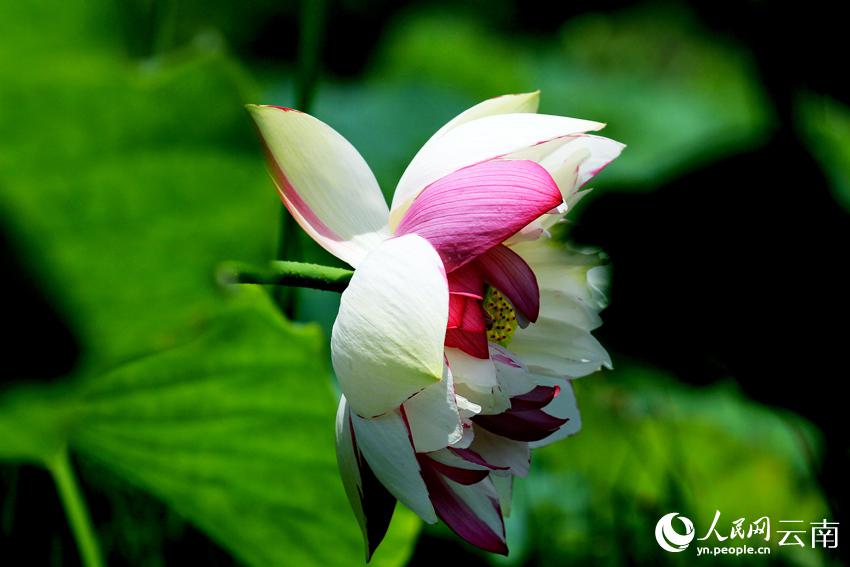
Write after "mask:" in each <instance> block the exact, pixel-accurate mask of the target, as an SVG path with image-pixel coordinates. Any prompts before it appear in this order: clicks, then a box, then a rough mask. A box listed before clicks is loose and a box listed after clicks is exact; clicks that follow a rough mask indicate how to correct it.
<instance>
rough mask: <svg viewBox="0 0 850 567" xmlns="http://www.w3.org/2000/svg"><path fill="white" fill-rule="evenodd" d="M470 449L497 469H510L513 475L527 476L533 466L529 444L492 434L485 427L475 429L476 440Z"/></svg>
mask: <svg viewBox="0 0 850 567" xmlns="http://www.w3.org/2000/svg"><path fill="white" fill-rule="evenodd" d="M469 449H470V450H472V451H475V452H476V453H478V454H479V455H481V456H482V457H483V458H484V460H485V461H487V462H488V463H490V464H491V465H493V466H497V467H509V468H510V471H511V473H512V474H515V475H516V476H526V475H527V474H528V468H529V466H530V465H531V451H530V450H529V448H528V443H526V442H524V441H514V440H513V439H506V438H505V437H502V436H500V435H495V434H493V433H490V432H489V431H487V430H486V429H484V428H483V427H476V428H475V440H474V441H473V442H472V445H470V446H469Z"/></svg>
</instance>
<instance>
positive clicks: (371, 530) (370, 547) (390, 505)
mask: <svg viewBox="0 0 850 567" xmlns="http://www.w3.org/2000/svg"><path fill="white" fill-rule="evenodd" d="M348 424H349V429H350V430H351V443H352V445H353V446H354V454H355V458H356V459H357V468H358V469H359V471H360V486H359V487H358V488H359V490H358V492H359V497H360V507H361V509H362V510H363V516H364V523H365V525H364V526H363V537H364V539H365V540H366V562H367V563H368V562H369V560H370V559H372V554H373V553H375V550H376V549H377V548H378V545H380V544H381V542H382V541H383V539H384V536H385V535H386V534H387V528H389V527H390V520H392V518H393V512H394V511H395V502H396V499H395V496H393V495H392V494H390V492H389V490H387V489H386V488H385V487H384V485H383V484H381V481H379V480H378V479H377V477H376V476H375V473H374V472H372V468H371V467H370V466H369V463H367V462H366V459H364V458H363V454H362V453H360V450H359V449H358V448H357V437H356V436H355V434H354V425H353V424H352V423H351V413H349V414H348Z"/></svg>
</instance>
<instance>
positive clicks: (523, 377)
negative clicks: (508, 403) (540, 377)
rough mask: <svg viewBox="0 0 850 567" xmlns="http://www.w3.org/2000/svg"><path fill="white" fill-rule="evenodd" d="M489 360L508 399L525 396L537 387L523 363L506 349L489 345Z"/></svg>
mask: <svg viewBox="0 0 850 567" xmlns="http://www.w3.org/2000/svg"><path fill="white" fill-rule="evenodd" d="M490 358H491V359H492V360H493V364H494V366H495V368H496V378H497V379H498V380H499V386H501V388H502V391H503V392H505V395H507V396H508V397H514V396H521V395H522V394H527V393H528V392H530V391H531V390H533V389H534V388H535V387H536V386H537V382H536V381H535V380H534V377H533V375H532V374H530V373H529V372H528V368H526V366H525V363H523V362H522V361H521V360H520V359H519V357H517V356H516V355H515V354H514V353H512V352H511V351H509V350H507V349H506V348H503V347H501V346H499V345H494V344H492V343H491V344H490Z"/></svg>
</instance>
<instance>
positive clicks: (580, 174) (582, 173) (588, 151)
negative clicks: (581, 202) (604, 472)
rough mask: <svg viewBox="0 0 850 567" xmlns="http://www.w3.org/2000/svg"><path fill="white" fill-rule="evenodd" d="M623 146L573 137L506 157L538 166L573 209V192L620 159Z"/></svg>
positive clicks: (597, 139)
mask: <svg viewBox="0 0 850 567" xmlns="http://www.w3.org/2000/svg"><path fill="white" fill-rule="evenodd" d="M625 147H626V146H625V145H624V144H621V143H620V142H617V141H615V140H611V139H609V138H604V137H602V136H591V135H587V134H576V135H574V136H566V137H563V138H556V139H554V140H550V141H548V142H545V143H543V144H538V145H536V146H532V147H530V148H524V149H521V150H519V151H517V152H512V153H510V154H508V155H506V156H505V158H506V159H528V160H532V161H536V162H537V163H539V164H540V165H541V166H543V168H544V169H546V170H547V171H548V172H549V174H550V175H552V178H553V179H554V180H555V183H557V184H558V188H559V189H560V190H561V194H562V195H563V197H564V202H565V203H567V205H569V206H570V207H572V206H574V205H575V203H576V202H577V199H576V198H575V195H576V192H577V191H578V190H579V189H580V188H581V187H582V186H583V185H584V184H585V183H587V182H588V181H589V180H590V179H591V178H592V177H593V176H594V175H596V174H597V173H599V172H600V171H601V170H602V169H604V168H605V166H607V165H608V164H609V163H611V162H612V161H613V160H614V159H615V158H616V157H617V156H619V155H620V153H621V152H622V151H623V148H625Z"/></svg>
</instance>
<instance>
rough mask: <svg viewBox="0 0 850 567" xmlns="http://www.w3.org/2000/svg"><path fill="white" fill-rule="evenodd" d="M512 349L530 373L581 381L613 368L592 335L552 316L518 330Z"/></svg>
mask: <svg viewBox="0 0 850 567" xmlns="http://www.w3.org/2000/svg"><path fill="white" fill-rule="evenodd" d="M510 347H511V350H512V351H513V352H515V353H516V354H517V355H519V356H520V357H521V358H522V360H523V362H525V364H526V366H527V367H528V369H529V371H531V372H533V373H536V374H542V375H544V376H552V377H561V378H565V377H569V378H579V377H581V376H587V375H588V374H592V373H594V372H596V371H597V370H599V369H600V368H601V367H603V366H605V367H607V368H611V367H612V364H611V357H610V356H609V355H608V353H607V352H606V351H605V348H604V347H603V346H602V345H601V344H600V343H599V341H597V340H596V339H595V338H594V337H593V335H591V334H590V332H588V331H586V330H584V329H580V328H578V327H575V326H573V325H570V324H568V323H564V322H563V321H558V320H556V319H550V318H548V317H541V318H539V319H538V320H537V322H536V323H534V324H532V325H529V326H528V327H527V328H525V329H517V331H516V333H515V334H514V337H513V340H512V341H511V344H510Z"/></svg>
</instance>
